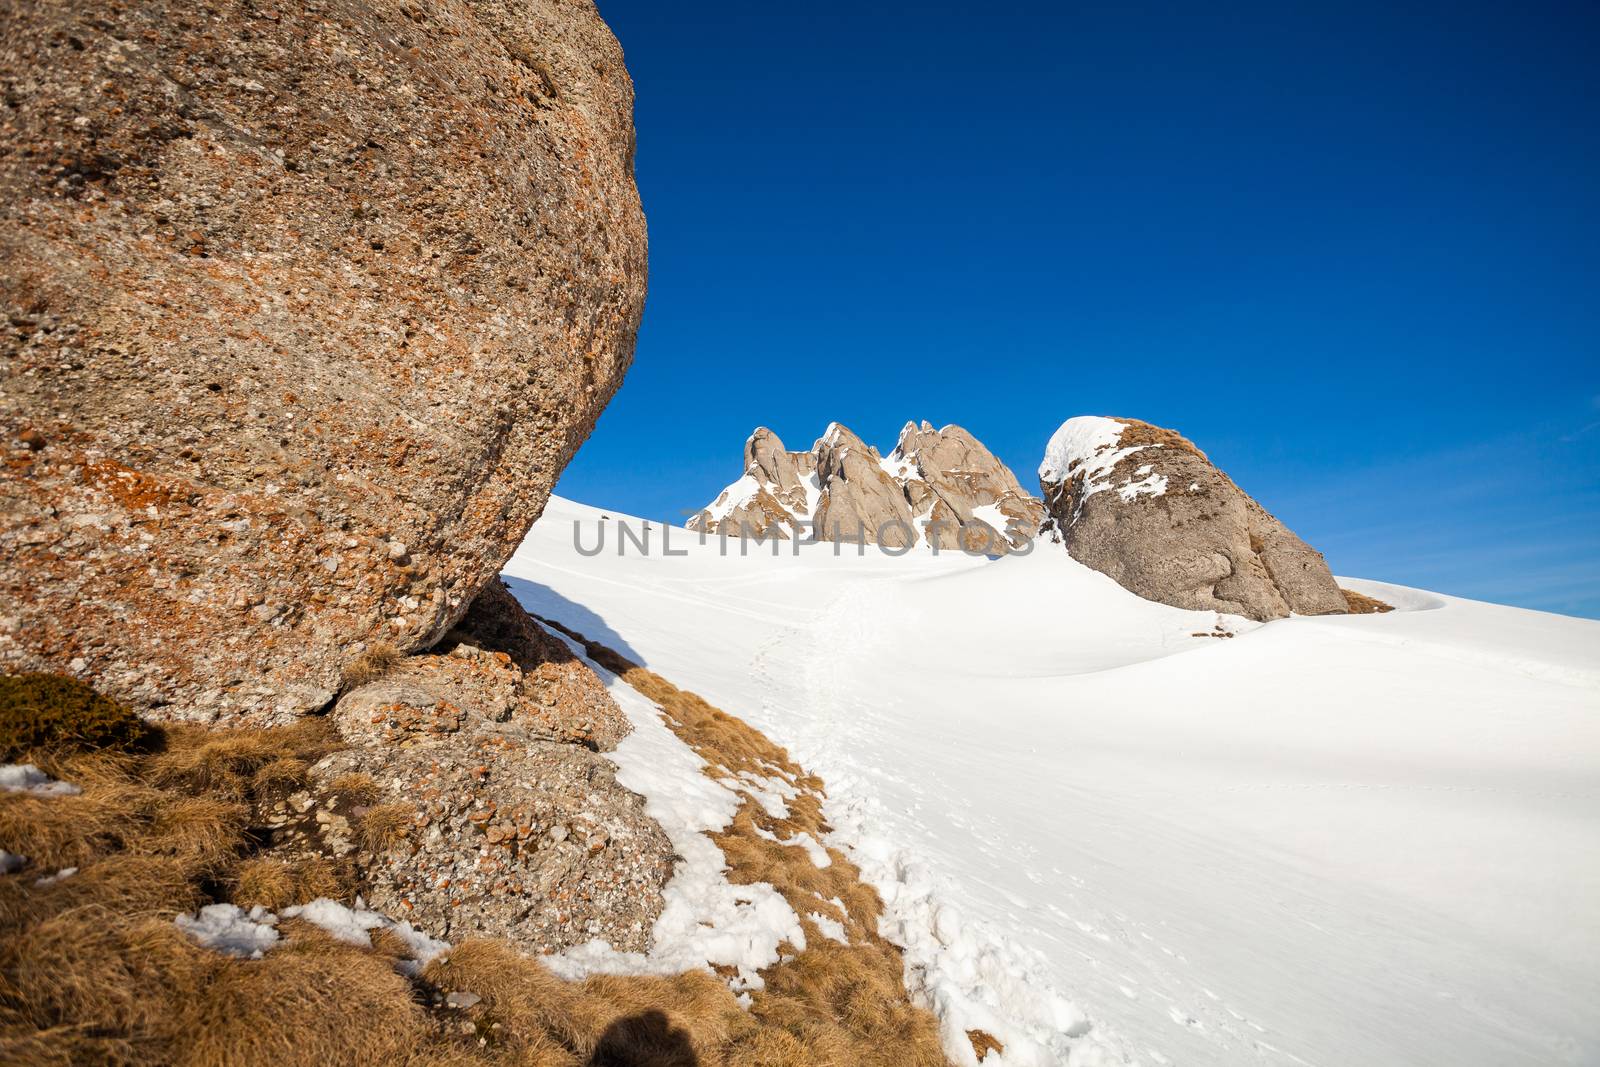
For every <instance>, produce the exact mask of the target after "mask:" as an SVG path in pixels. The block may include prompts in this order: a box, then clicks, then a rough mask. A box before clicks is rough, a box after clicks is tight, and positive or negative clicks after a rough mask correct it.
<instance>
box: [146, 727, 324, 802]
mask: <svg viewBox="0 0 1600 1067" xmlns="http://www.w3.org/2000/svg"><path fill="white" fill-rule="evenodd" d="M166 733H167V745H166V748H165V750H164V751H162V752H160V753H158V754H156V755H155V756H153V757H152V758H151V760H150V762H149V766H148V767H147V768H146V770H145V775H146V777H147V778H148V779H149V781H150V783H151V784H152V785H155V786H156V787H158V788H161V789H171V790H175V791H181V792H185V793H191V794H193V793H215V794H221V795H223V796H226V797H229V798H230V799H234V800H244V799H247V798H248V797H249V796H250V795H251V789H252V786H253V784H254V778H255V775H256V773H257V772H259V771H261V770H263V769H264V768H266V767H267V766H269V765H271V764H273V763H278V762H280V761H291V760H293V761H299V762H302V763H310V762H313V761H315V760H317V759H319V758H321V757H322V756H324V755H326V754H327V753H328V752H329V751H330V750H331V749H332V748H333V744H334V742H333V739H332V736H331V734H330V731H329V728H328V726H327V724H326V723H325V722H323V721H322V720H320V719H302V720H301V721H300V722H298V723H296V724H294V725H293V726H284V727H279V728H276V729H272V730H255V729H249V728H237V729H228V730H213V729H209V728H207V727H204V726H189V725H183V726H173V727H169V728H168V729H167V732H166Z"/></svg>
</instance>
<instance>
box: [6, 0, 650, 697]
mask: <svg viewBox="0 0 1600 1067" xmlns="http://www.w3.org/2000/svg"><path fill="white" fill-rule="evenodd" d="M0 24H3V29H4V34H3V38H0V40H3V44H0V81H3V85H4V90H5V98H6V109H5V119H6V132H5V137H4V138H3V139H0V201H3V203H4V206H5V214H6V225H5V227H4V228H3V229H0V301H3V302H4V304H5V316H6V318H5V321H4V322H0V356H3V358H0V412H3V419H0V431H3V434H4V441H3V450H4V457H3V458H4V459H5V463H6V466H5V473H4V476H3V477H4V482H3V488H0V667H4V668H5V669H10V670H17V669H44V670H54V671H65V672H70V673H75V674H79V675H83V676H89V677H93V678H94V680H95V684H96V685H97V686H98V687H100V688H102V689H104V690H105V691H107V692H109V693H110V694H112V695H115V696H117V697H119V698H121V699H123V700H125V701H128V702H130V703H132V704H134V705H136V706H138V707H141V708H143V709H145V710H147V711H152V712H154V713H156V714H160V715H166V716H171V717H190V718H199V719H213V718H217V717H219V716H220V717H224V718H228V719H247V720H252V721H271V720H277V719H282V718H286V717H290V716H293V715H295V714H298V713H302V712H305V711H307V710H310V709H314V708H318V707H320V706H323V705H325V704H326V703H327V702H328V701H329V700H331V699H332V697H333V696H334V695H335V694H336V692H337V691H339V690H340V689H341V688H342V686H343V685H344V675H345V672H346V669H347V667H348V665H349V664H350V663H351V662H352V661H354V660H355V659H357V658H358V657H359V656H360V655H361V654H362V653H363V651H364V650H370V649H371V648H372V647H373V646H375V645H376V644H379V643H388V644H393V645H395V646H397V647H398V648H399V649H400V650H401V651H405V650H410V649H416V648H420V647H424V646H427V645H429V644H430V643H432V642H433V641H434V640H436V639H437V638H438V637H440V636H441V635H442V634H444V633H445V632H446V631H447V630H448V629H449V628H450V627H451V625H452V624H453V623H454V622H455V621H456V620H457V619H458V618H459V617H460V616H461V613H462V612H463V611H464V610H465V609H466V606H467V605H468V604H469V603H470V602H471V601H472V599H473V597H474V595H475V594H476V593H477V592H478V590H479V589H480V588H481V587H482V586H483V585H484V584H485V583H486V582H487V581H489V580H490V579H491V578H492V577H493V576H494V575H495V574H496V572H497V571H498V569H499V567H500V565H501V563H502V562H503V561H504V560H505V559H506V558H507V557H508V556H509V554H510V553H511V551H512V550H513V549H514V547H515V546H516V544H517V543H518V541H519V540H520V539H521V538H522V536H523V535H524V534H525V533H526V531H527V529H528V527H529V525H530V524H531V523H532V522H533V520H534V519H535V518H537V517H538V515H539V513H540V512H541V510H542V509H543V507H544V503H545V500H546V498H547V496H548V494H549V491H550V488H551V486H552V484H553V483H554V482H555V479H556V477H557V475H558V474H559V472H560V471H561V469H562V467H563V466H564V465H565V464H566V462H567V460H568V459H569V458H570V457H571V455H572V453H573V452H574V450H575V449H576V448H577V447H578V445H579V444H580V443H581V442H582V441H583V439H584V438H585V436H586V435H587V434H588V432H589V430H590V428H591V427H592V425H593V423H594V419H595V417H596V415H597V413H598V412H599V410H600V409H601V408H602V407H603V406H604V404H605V402H606V401H607V399H608V398H609V397H610V396H611V394H612V393H613V391H614V390H615V389H616V387H617V385H618V383H619V381H620V379H621V377H622V374H623V372H624V370H625V369H626V367H627V365H628V363H629V361H630V359H631V356H632V350H633V341H634V334H635V331H636V329H637V325H638V321H639V315H640V312H641V309H642V305H643V300H644V288H645V229H644V218H643V215H642V213H641V210H640V206H639V200H638V196H637V193H636V190H635V187H634V182H633V142H634V138H633V127H632V119H631V108H632V98H633V92H632V86H631V83H630V81H629V79H628V75H627V72H626V71H625V70H624V68H623V62H622V53H621V50H620V48H619V47H618V45H617V42H616V41H615V39H613V37H612V36H611V33H610V32H609V31H608V30H607V28H606V26H605V25H604V23H603V22H601V20H600V18H599V16H598V14H597V13H596V11H595V9H594V7H593V5H592V4H590V3H588V2H587V0H576V2H574V0H516V2H511V0H465V2H463V3H456V4H447V3H442V2H439V0H326V2H324V3H321V4H319V5H316V6H311V7H308V6H304V5H295V4H287V5H261V4H256V3H253V2H251V0H212V2H208V3H205V4H193V3H187V2H180V0H133V2H130V3H126V4H110V5H103V4H101V5H85V4H81V3H71V2H69V0H38V2H30V3H23V4H8V5H5V8H4V12H3V13H0Z"/></svg>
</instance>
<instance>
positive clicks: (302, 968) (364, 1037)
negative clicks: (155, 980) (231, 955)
mask: <svg viewBox="0 0 1600 1067" xmlns="http://www.w3.org/2000/svg"><path fill="white" fill-rule="evenodd" d="M182 993H183V995H182V996H181V997H180V999H179V1002H178V1012H177V1015H176V1017H175V1018H173V1019H172V1020H170V1024H169V1025H170V1026H171V1028H172V1030H173V1031H174V1032H176V1033H180V1034H183V1035H185V1038H184V1040H183V1042H182V1045H181V1046H180V1047H179V1049H178V1056H177V1058H176V1059H175V1061H174V1062H175V1065H176V1067H230V1065H233V1064H248V1063H258V1064H269V1063H270V1064H275V1065H302V1064H303V1065H305V1067H320V1065H322V1064H335V1063H348V1064H369V1063H382V1062H386V1061H391V1060H399V1061H401V1062H403V1061H404V1060H405V1058H406V1056H407V1054H408V1053H409V1051H410V1050H411V1049H412V1047H414V1046H415V1045H417V1044H420V1043H422V1042H423V1041H424V1040H425V1038H426V1021H425V1017H424V1014H423V1011H422V1007H421V1006H420V1005H419V1004H418V1003H417V1002H416V1001H415V1000H414V999H413V998H412V989H411V984H410V982H408V981H407V980H406V979H405V978H404V977H402V976H401V975H399V974H397V973H396V972H395V969H394V966H393V961H392V960H390V959H387V958H385V957H383V956H382V955H379V954H377V953H374V952H371V951H368V950H366V949H362V948H357V947H355V946H351V945H345V944H342V943H340V942H338V941H335V940H333V939H332V938H329V937H328V936H327V935H325V934H323V933H322V932H321V931H319V930H317V929H316V928H314V927H311V926H308V925H305V924H299V925H297V926H296V927H295V928H294V930H293V931H292V934H291V936H290V937H289V939H288V940H287V941H286V942H285V943H284V944H283V945H281V946H280V947H278V948H275V949H274V950H273V951H271V952H269V953H267V954H266V955H265V956H264V957H263V958H261V959H259V960H249V961H244V960H238V961H224V962H223V963H221V964H220V965H218V966H216V967H214V968H212V969H211V970H210V971H209V972H208V973H207V974H206V975H205V980H204V987H203V988H197V989H185V990H183V991H182Z"/></svg>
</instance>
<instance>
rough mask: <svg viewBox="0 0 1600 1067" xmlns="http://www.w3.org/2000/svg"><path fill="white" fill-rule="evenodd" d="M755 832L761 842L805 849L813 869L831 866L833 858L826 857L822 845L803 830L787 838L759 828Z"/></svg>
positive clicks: (826, 854)
mask: <svg viewBox="0 0 1600 1067" xmlns="http://www.w3.org/2000/svg"><path fill="white" fill-rule="evenodd" d="M755 831H756V836H757V837H759V838H762V839H763V840H766V841H772V842H775V843H777V844H780V845H788V846H790V847H793V848H803V849H805V850H806V855H807V856H809V857H810V859H811V865H812V866H813V867H818V868H821V867H828V866H831V865H832V864H833V857H832V856H830V855H828V850H827V849H825V848H823V847H822V845H820V844H819V843H818V842H817V839H816V838H814V837H812V836H811V835H810V834H808V833H806V832H805V831H804V830H801V831H800V832H799V833H797V834H795V835H794V836H793V837H789V838H783V837H779V836H778V835H777V834H775V833H773V832H772V831H771V830H763V829H762V828H761V827H759V826H757V827H756V828H755Z"/></svg>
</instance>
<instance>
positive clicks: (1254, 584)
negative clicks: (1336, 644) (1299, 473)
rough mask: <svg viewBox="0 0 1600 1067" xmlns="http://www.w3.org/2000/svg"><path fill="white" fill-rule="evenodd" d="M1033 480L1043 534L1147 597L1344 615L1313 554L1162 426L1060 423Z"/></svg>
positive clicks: (1266, 611) (1274, 612) (1085, 419)
mask: <svg viewBox="0 0 1600 1067" xmlns="http://www.w3.org/2000/svg"><path fill="white" fill-rule="evenodd" d="M1039 486H1040V488H1041V489H1042V490H1043V492H1044V498H1045V504H1046V506H1047V507H1048V508H1049V513H1050V521H1049V526H1050V530H1051V536H1052V537H1053V538H1054V539H1056V540H1059V541H1061V542H1063V543H1064V544H1065V545H1066V548H1067V551H1068V552H1070V553H1071V554H1072V557H1073V558H1074V559H1076V560H1078V561H1079V562H1080V563H1084V564H1086V565H1088V566H1090V567H1093V568H1094V569H1096V570H1098V571H1102V572H1104V573H1105V574H1107V575H1109V576H1111V577H1112V578H1114V579H1116V581H1117V582H1119V583H1120V584H1121V585H1122V586H1123V587H1124V588H1126V589H1128V590H1130V591H1131V592H1134V593H1137V594H1138V595H1139V596H1142V597H1144V598H1146V599H1148V600H1155V601H1159V602H1160V603H1163V604H1171V605H1172V606H1174V607H1180V608H1190V609H1195V610H1201V611H1208V610H1209V611H1220V612H1227V613H1230V614H1236V615H1243V616H1246V617H1247V618H1251V619H1257V620H1265V619H1281V618H1284V617H1286V616H1288V615H1289V614H1291V613H1293V614H1296V615H1330V614H1335V613H1340V612H1345V611H1348V610H1349V606H1348V604H1347V603H1346V601H1345V597H1344V593H1343V592H1341V591H1340V589H1339V587H1338V585H1336V584H1335V583H1334V580H1333V575H1332V574H1331V573H1330V572H1329V570H1328V565H1327V563H1326V562H1324V561H1323V558H1322V555H1321V554H1320V553H1319V552H1317V551H1316V550H1315V549H1313V548H1312V547H1311V546H1310V545H1308V544H1306V543H1305V542H1304V541H1302V540H1301V539H1300V538H1299V537H1297V536H1295V534H1294V533H1293V531H1291V530H1289V529H1288V528H1287V527H1286V526H1284V525H1283V523H1281V522H1279V521H1278V520H1277V519H1275V518H1274V517H1273V516H1272V515H1270V514H1268V513H1267V511H1266V509H1265V508H1263V507H1262V506H1261V505H1260V504H1258V503H1256V502H1255V500H1253V499H1252V498H1251V497H1250V496H1249V495H1248V494H1247V493H1245V491H1244V490H1242V489H1240V488H1239V487H1238V486H1237V485H1235V484H1234V483H1233V480H1232V479H1231V478H1229V477H1228V476H1227V475H1226V474H1224V473H1223V472H1222V471H1221V470H1219V469H1218V468H1217V467H1216V466H1215V465H1214V464H1212V462H1211V461H1210V460H1209V459H1207V458H1206V454H1205V453H1204V452H1202V451H1200V449H1198V448H1196V447H1195V446H1194V444H1193V443H1192V442H1191V441H1189V440H1188V439H1187V438H1185V437H1183V436H1182V435H1180V434H1178V433H1176V432H1175V431H1173V430H1166V429H1162V428H1161V427H1158V426H1152V425H1151V424H1150V423H1147V422H1140V421H1139V420H1137V419H1116V418H1101V417H1099V416H1081V417H1079V418H1074V419H1069V420H1067V421H1066V422H1065V423H1063V424H1062V425H1061V428H1060V429H1058V430H1057V431H1056V432H1055V435H1054V436H1052V437H1051V439H1050V444H1049V446H1048V448H1047V449H1046V452H1045V457H1044V462H1043V463H1042V464H1040V467H1039Z"/></svg>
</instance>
